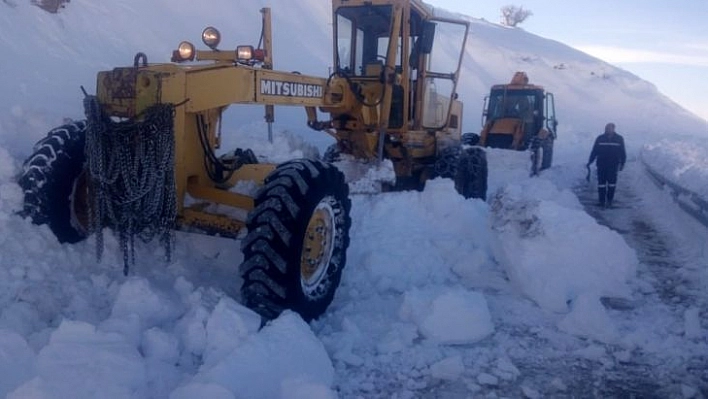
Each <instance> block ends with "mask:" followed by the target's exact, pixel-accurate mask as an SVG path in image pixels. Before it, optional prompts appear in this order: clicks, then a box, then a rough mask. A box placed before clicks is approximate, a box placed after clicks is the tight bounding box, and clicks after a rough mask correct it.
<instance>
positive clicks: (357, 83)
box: [18, 0, 487, 321]
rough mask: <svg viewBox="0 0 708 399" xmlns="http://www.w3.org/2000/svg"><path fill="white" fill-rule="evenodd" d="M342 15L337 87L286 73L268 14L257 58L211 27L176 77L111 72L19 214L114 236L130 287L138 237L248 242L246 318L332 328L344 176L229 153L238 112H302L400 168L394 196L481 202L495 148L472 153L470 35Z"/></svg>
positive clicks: (462, 25) (27, 169) (347, 5)
mask: <svg viewBox="0 0 708 399" xmlns="http://www.w3.org/2000/svg"><path fill="white" fill-rule="evenodd" d="M332 9H333V27H334V29H333V33H334V41H333V43H334V67H333V69H332V71H333V72H332V74H331V75H330V76H328V77H316V76H306V75H302V74H298V73H292V72H280V71H277V70H275V69H274V68H273V62H272V59H273V57H272V56H273V53H272V41H271V29H272V27H271V18H270V15H271V10H270V9H268V8H265V9H263V10H261V12H262V17H263V29H262V32H263V33H262V37H261V45H259V46H258V47H257V48H254V47H253V46H248V45H244V46H235V45H227V46H224V45H221V41H222V37H221V34H220V33H219V31H218V30H217V29H216V28H214V27H207V28H206V29H204V31H203V32H202V41H203V43H204V45H205V46H206V49H204V50H199V49H197V48H196V46H195V45H194V44H193V43H191V42H186V41H185V42H182V43H180V44H179V46H178V47H177V49H176V50H174V51H173V54H172V62H171V63H164V64H150V63H148V61H147V57H146V55H145V54H143V53H138V54H137V55H136V56H135V58H134V60H133V64H132V65H131V66H127V67H120V68H115V69H113V70H110V71H103V72H99V73H98V78H97V87H96V93H95V94H88V93H86V97H85V100H84V109H85V114H86V120H83V121H78V122H73V123H70V124H67V125H65V126H62V127H59V128H56V129H54V130H52V131H50V132H49V134H48V135H47V137H45V138H44V139H42V140H41V141H39V142H38V143H37V144H36V146H35V148H34V153H33V154H32V155H31V156H30V157H29V158H28V159H27V160H26V162H25V164H24V168H23V173H22V175H21V176H20V178H19V181H18V182H19V184H20V185H21V186H22V188H23V189H24V193H25V197H24V209H23V211H22V213H23V214H24V215H25V216H27V217H30V218H31V219H32V221H33V222H34V223H36V224H47V225H48V226H49V227H50V228H51V230H52V231H53V232H54V233H55V235H56V236H57V238H58V239H59V241H61V242H67V243H75V242H78V241H81V240H84V239H86V238H87V237H88V236H89V235H92V234H93V235H95V236H96V239H97V241H98V249H99V251H100V249H101V248H102V242H101V239H102V238H101V237H102V235H101V234H102V233H101V232H102V231H103V229H104V228H106V227H107V228H110V229H111V230H112V231H114V232H115V233H116V234H117V235H118V237H119V239H120V242H121V245H122V247H123V251H124V261H125V267H126V273H127V268H128V266H130V265H132V264H134V263H135V252H134V249H133V248H134V246H133V245H134V241H135V238H136V237H137V238H139V239H143V240H149V239H152V238H155V237H157V238H159V239H161V240H162V241H163V243H164V244H165V248H166V254H167V255H168V256H169V255H170V253H171V248H172V246H173V245H174V238H173V234H172V233H173V231H174V230H176V229H177V230H184V231H189V232H202V233H206V234H218V235H221V236H226V237H234V238H240V239H241V249H242V252H243V256H244V260H243V263H242V264H241V265H240V269H239V270H240V273H241V275H242V277H243V281H244V282H243V285H242V287H241V294H242V298H241V299H242V301H243V303H244V304H245V305H247V306H249V307H250V308H252V309H254V310H255V311H256V312H258V313H259V314H261V315H262V316H263V317H264V318H265V319H271V318H274V317H277V315H278V314H280V312H281V311H283V310H285V309H292V310H294V311H296V312H298V313H300V315H302V317H303V318H304V319H305V320H308V321H309V320H312V319H314V318H316V317H318V316H320V315H321V314H322V313H323V312H324V311H325V309H326V308H327V306H328V305H329V304H330V303H331V301H332V299H333V296H334V293H335V290H336V288H337V286H338V285H339V282H340V279H341V276H342V269H343V268H344V266H345V262H346V251H347V248H348V245H349V229H350V226H351V219H350V215H349V213H350V208H351V201H350V198H349V188H348V185H347V184H346V183H345V178H344V176H343V173H342V172H341V171H340V170H339V169H337V168H336V167H335V166H334V165H333V164H332V163H330V162H326V161H323V160H319V159H295V160H291V161H288V162H285V163H283V164H280V165H273V164H263V163H258V159H257V157H255V156H254V154H253V153H252V152H251V151H250V150H248V149H244V148H240V149H234V150H231V151H227V152H226V153H224V154H222V155H217V153H216V150H217V149H219V147H220V144H221V137H222V134H228V133H226V132H222V129H221V123H220V122H221V117H222V114H223V112H224V110H225V109H226V108H227V107H229V106H231V105H238V104H256V105H264V106H265V115H266V121H267V122H268V123H269V126H270V123H271V122H272V121H273V115H274V112H273V107H274V106H298V107H304V109H305V111H306V112H305V113H304V115H303V116H304V117H303V122H305V120H306V123H307V125H308V126H310V127H311V128H313V129H315V130H319V131H324V132H326V133H328V134H330V135H332V136H334V137H335V138H336V140H337V141H336V148H333V151H334V152H336V153H337V154H349V155H350V156H351V157H354V158H355V159H358V160H368V161H370V162H372V164H375V163H377V162H382V161H384V160H390V162H391V163H392V165H393V169H394V171H395V174H396V180H395V182H393V183H391V184H390V186H389V187H388V189H420V188H422V187H423V185H424V183H425V181H426V180H427V179H430V178H433V177H438V176H440V177H445V178H451V179H453V180H454V181H455V187H456V189H457V190H458V191H459V192H460V193H461V194H462V195H464V196H465V197H468V198H471V197H474V198H482V199H484V198H485V196H486V188H487V165H486V157H485V152H484V150H483V149H481V148H479V147H470V146H463V145H462V144H461V142H460V136H461V134H460V129H461V124H462V103H461V102H460V101H459V100H458V99H457V94H456V91H455V90H456V84H457V80H458V75H459V70H460V64H461V62H462V55H463V53H464V47H465V41H466V37H467V32H468V29H469V27H468V23H467V22H466V21H461V20H453V19H448V18H437V17H435V16H434V15H433V14H432V12H431V10H430V9H429V8H428V7H427V6H426V5H425V4H424V3H422V2H421V1H419V0H333V1H332ZM450 48H453V49H454V51H455V52H456V53H455V54H450V52H449V49H450ZM321 115H324V118H320V116H321ZM305 117H306V119H305ZM243 182H256V183H258V184H259V187H260V189H259V190H258V191H257V192H256V193H249V192H248V190H243V189H242V188H241V187H242V186H243V185H240V184H239V183H243Z"/></svg>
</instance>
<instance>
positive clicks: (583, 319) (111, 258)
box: [0, 0, 708, 399]
mask: <svg viewBox="0 0 708 399" xmlns="http://www.w3.org/2000/svg"><path fill="white" fill-rule="evenodd" d="M264 6H269V7H272V9H273V18H274V21H273V33H274V47H275V48H274V53H275V55H274V57H275V67H276V68H277V69H282V70H288V71H291V70H297V71H300V72H302V73H307V74H313V75H318V76H326V75H327V73H328V67H329V66H330V64H331V55H330V52H331V48H332V46H331V39H330V36H331V32H330V31H331V25H330V20H331V16H330V12H331V6H330V4H329V3H328V2H327V1H322V0H299V1H291V0H270V1H265V0H249V1H247V2H233V1H228V0H214V1H211V2H208V4H207V3H203V2H195V1H185V0H169V1H168V0H153V1H150V2H136V1H131V0H113V1H110V2H108V1H104V2H97V1H89V0H73V1H71V2H70V3H69V5H68V7H67V8H66V9H65V10H63V11H62V12H61V13H59V14H57V15H50V14H47V13H45V12H43V11H42V10H40V9H39V8H37V7H34V6H31V5H29V1H21V0H13V1H12V2H1V3H0V48H2V49H3V57H4V61H3V62H2V63H1V64H0V87H2V88H3V94H2V95H0V396H6V397H9V398H27V397H39V398H65V397H71V398H95V397H105V398H125V397H130V398H162V397H170V398H177V399H179V398H195V397H209V398H278V397H281V398H335V397H342V398H414V397H416V398H417V397H424V398H440V397H446V398H448V397H450V398H458V397H477V396H479V397H530V398H535V397H553V396H561V397H568V396H577V397H593V396H594V397H603V396H607V395H613V394H618V395H621V394H622V393H636V392H640V393H647V392H659V393H658V395H659V396H660V397H662V396H663V397H685V398H690V397H698V398H700V397H707V396H708V376H707V375H706V374H705V365H706V364H707V362H708V360H707V359H708V349H707V348H708V325H706V321H705V320H706V316H707V315H708V294H706V292H708V271H707V270H706V268H705V259H706V258H708V255H706V253H705V248H704V244H705V242H706V239H708V233H706V231H705V229H703V228H702V227H701V226H699V225H697V224H696V223H695V222H692V221H691V220H690V219H688V218H687V217H686V216H685V215H683V214H682V213H681V212H680V211H679V210H678V209H676V208H675V207H674V206H673V205H672V203H671V199H670V198H667V196H666V195H664V193H662V192H661V191H658V190H656V189H655V188H654V187H653V186H652V185H651V183H650V182H649V181H648V179H647V177H646V176H645V174H644V173H643V170H642V167H641V165H640V162H637V159H638V158H637V157H638V155H639V152H640V149H641V148H645V152H644V153H645V154H651V155H652V156H654V160H653V162H654V163H653V165H656V166H657V167H661V168H662V169H663V170H667V171H668V170H671V171H673V175H675V176H679V177H680V176H681V175H682V172H685V171H690V173H688V174H685V175H684V176H685V177H686V178H685V179H683V180H681V183H682V184H685V185H693V184H695V183H696V181H697V180H700V179H703V178H704V177H705V176H706V173H705V171H706V170H707V169H708V167H706V165H705V162H703V161H704V160H702V159H701V158H702V157H704V154H706V150H705V148H708V146H706V145H705V144H704V146H703V148H701V147H700V146H701V143H703V142H704V141H705V140H704V139H705V137H707V136H708V126H707V125H706V122H705V121H703V120H701V119H699V118H697V117H695V116H693V115H691V114H689V113H687V112H686V111H685V110H683V109H681V108H680V107H678V106H677V105H676V104H675V103H673V102H672V101H670V100H669V99H668V98H666V97H664V96H662V95H661V94H660V93H658V92H657V91H656V89H655V88H654V86H653V85H651V84H650V83H648V82H644V81H642V80H640V79H638V78H637V77H636V76H633V75H631V74H629V73H627V72H626V71H623V70H620V69H617V68H615V67H613V66H611V65H609V64H607V63H604V62H602V61H600V60H597V59H594V58H592V57H590V56H588V55H586V54H583V53H580V52H577V51H575V50H573V49H572V48H570V47H568V46H565V45H563V44H561V43H558V42H555V41H553V40H549V39H545V38H540V37H537V36H534V35H532V34H529V33H528V32H525V31H523V30H520V29H510V28H506V27H501V26H499V25H495V24H490V23H488V22H485V21H481V20H476V19H470V21H471V22H472V32H471V35H470V37H469V40H468V47H467V49H466V55H465V57H466V58H465V61H464V66H463V71H462V80H461V86H460V88H459V94H460V98H461V99H462V100H463V101H464V102H465V118H464V129H465V130H466V131H477V130H478V129H479V120H480V113H481V109H480V108H481V106H482V99H483V97H484V95H485V93H486V91H487V90H488V88H489V86H490V85H492V84H495V83H503V82H506V81H508V80H509V79H510V78H511V76H512V74H513V72H515V71H517V70H524V71H526V72H527V73H528V74H529V76H530V78H531V80H532V82H534V83H536V84H540V85H543V86H545V87H546V88H547V89H548V90H549V91H551V92H553V93H555V96H556V106H557V114H558V116H559V119H560V126H559V139H558V141H557V143H556V145H557V146H556V151H555V156H556V160H555V165H554V167H553V168H551V169H550V170H547V171H545V172H544V173H543V174H542V176H541V177H539V178H536V179H529V178H528V165H527V164H528V155H527V154H524V153H515V152H509V151H502V150H489V151H488V157H489V165H490V176H489V178H490V181H489V184H490V187H489V192H490V199H489V201H488V202H482V201H479V200H464V199H463V198H462V197H460V196H458V195H457V194H456V193H455V190H454V187H453V186H452V183H451V182H449V181H447V180H433V181H431V182H430V183H429V184H428V186H427V187H426V189H425V191H423V192H401V193H386V194H381V195H375V196H371V195H354V196H353V197H352V202H353V207H352V218H353V226H352V233H351V235H352V242H351V246H350V248H349V253H348V264H347V267H346V269H345V271H344V276H343V281H342V284H341V286H340V289H339V290H338V292H337V295H336V297H335V300H334V302H333V303H332V305H331V307H330V309H329V310H328V312H327V313H326V314H325V315H324V316H323V317H322V318H321V319H319V320H317V321H314V322H312V323H311V324H309V325H308V324H306V323H304V322H303V321H302V320H301V319H300V318H299V316H297V315H295V314H293V313H290V312H286V313H285V314H283V315H282V316H281V317H279V318H278V319H276V320H275V321H273V322H272V323H269V324H268V325H267V326H265V327H264V328H263V329H261V330H259V329H258V327H259V322H260V320H259V318H258V317H255V314H254V313H252V312H251V311H250V310H248V309H246V308H244V307H243V306H241V305H240V304H239V303H238V299H239V286H240V278H239V277H238V271H237V268H238V265H239V263H240V261H241V259H242V255H241V253H240V250H239V246H240V245H239V243H238V242H234V241H232V240H227V239H220V238H214V237H205V236H195V235H189V234H183V233H180V234H178V236H177V248H176V250H175V253H174V254H173V260H172V262H170V263H165V262H164V260H163V257H162V256H161V250H160V248H159V246H158V245H157V244H156V243H154V244H148V245H144V246H140V247H139V248H138V261H137V264H136V266H135V267H134V268H133V272H132V274H131V276H129V277H124V276H123V275H122V254H121V253H120V250H119V243H118V241H117V240H116V239H115V238H114V237H112V236H111V235H106V242H105V244H106V250H105V254H104V259H103V261H102V262H100V263H97V262H96V259H95V255H94V253H95V250H94V243H93V240H88V241H86V242H82V243H79V244H76V245H60V244H58V243H57V241H56V239H55V238H54V236H53V235H52V233H51V232H50V231H49V229H48V228H47V227H46V226H35V225H32V224H31V223H30V222H29V221H27V220H24V219H22V218H20V217H18V216H17V215H16V214H15V212H16V211H17V210H19V209H20V208H21V206H22V192H21V190H20V188H19V187H18V186H17V184H16V183H15V180H14V179H15V176H16V175H17V173H18V172H19V170H20V166H21V163H22V161H23V160H24V159H25V157H26V156H27V155H28V154H29V153H30V152H31V151H32V145H33V143H34V142H35V141H37V140H38V139H39V138H41V137H43V136H44V135H45V134H46V132H47V131H48V130H49V129H50V128H52V127H54V126H57V125H59V124H61V122H62V120H63V119H64V118H73V119H80V118H82V106H81V99H82V98H81V97H82V93H81V90H80V86H82V85H83V86H84V87H85V88H86V89H87V91H89V92H91V91H93V89H94V88H95V82H94V80H95V76H96V72H97V71H98V70H105V69H109V68H112V67H114V66H124V65H129V64H130V63H132V60H133V56H134V54H135V53H136V52H138V51H142V52H145V53H146V54H147V55H148V59H149V61H151V62H165V61H167V60H168V59H169V56H170V54H171V51H172V50H173V48H174V47H175V46H176V45H177V43H179V41H181V40H184V39H190V40H193V41H194V42H198V35H199V34H200V32H201V30H202V29H203V28H204V27H205V26H207V25H213V26H216V27H218V28H219V29H220V30H221V32H222V33H223V36H224V44H223V45H224V46H229V45H233V46H235V45H237V44H256V42H257V40H258V37H259V33H260V13H259V10H260V9H261V8H262V7H264ZM261 115H262V109H261V108H258V110H257V112H254V111H253V109H250V110H249V111H243V110H239V109H233V110H230V111H229V113H228V124H227V126H225V128H224V147H226V148H229V147H235V146H236V145H238V146H240V147H250V148H253V149H254V150H255V151H256V152H257V153H258V154H259V155H262V156H265V157H268V158H269V159H272V160H276V161H277V160H284V159H288V158H292V157H301V156H307V155H309V154H312V153H313V150H312V148H313V147H314V148H319V149H322V148H323V146H324V145H326V144H327V142H328V141H327V140H328V138H327V137H325V135H324V134H322V133H317V132H313V131H309V130H308V129H307V128H306V127H305V125H304V111H302V110H301V109H290V110H286V109H278V110H276V118H277V121H278V123H277V124H276V129H275V130H276V140H275V143H274V144H272V145H271V144H268V143H267V141H266V139H265V137H266V129H265V126H264V124H263V122H262V117H261ZM610 121H612V122H615V123H616V124H617V128H618V131H619V132H620V133H621V134H623V135H624V137H625V140H626V142H627V145H628V150H629V155H630V157H629V162H628V165H627V167H626V169H625V171H624V172H623V174H622V175H620V187H619V189H618V199H617V200H618V203H619V204H620V205H624V207H620V208H619V209H616V210H614V209H613V210H609V211H608V212H607V213H605V214H603V215H602V217H603V218H607V219H611V220H612V221H613V223H619V226H621V227H622V228H617V226H618V225H617V224H615V225H613V224H612V223H605V225H606V224H609V225H610V226H613V227H615V230H612V229H610V228H608V227H606V226H605V225H603V224H598V223H597V221H596V218H593V217H591V216H590V215H588V213H586V211H585V208H584V204H585V203H584V202H583V201H584V199H583V198H580V199H579V198H578V195H581V197H582V194H583V193H585V194H587V193H590V194H591V195H592V194H593V188H592V187H588V186H587V183H586V182H585V180H584V178H585V166H584V165H585V161H586V160H587V156H588V155H589V151H590V146H591V145H592V141H593V139H594V137H595V135H596V134H598V133H600V132H601V129H602V128H603V127H604V125H605V123H606V122H610ZM682 136H691V137H690V138H687V139H686V141H682V140H681V137H682ZM664 139H670V140H669V141H664V142H663V144H662V140H664ZM689 142H690V143H692V144H691V147H687V146H686V145H685V144H684V143H689ZM692 148H695V150H692ZM671 174H672V173H667V175H671ZM677 180H678V178H677ZM579 193H580V194H579ZM633 195H634V196H633ZM635 205H636V208H633V207H635ZM628 214H631V217H629V216H627V215H628ZM596 217H597V218H598V219H600V217H598V216H596ZM625 225H626V226H625ZM637 226H639V227H637ZM647 226H649V227H651V226H655V227H654V228H656V229H658V230H660V231H659V232H658V233H657V232H656V231H654V233H655V234H654V235H652V236H650V238H651V239H655V238H656V237H660V238H661V242H660V244H661V245H659V244H657V245H656V248H654V247H652V249H655V250H656V251H654V252H651V251H649V252H651V253H642V251H638V250H636V249H635V246H634V245H635V244H636V243H635V242H633V241H632V240H630V239H628V238H627V235H622V234H621V233H622V232H625V233H626V232H627V231H632V232H637V233H641V234H644V233H646V232H650V231H651V229H650V228H649V227H647ZM624 227H626V229H624ZM623 229H624V230H623ZM645 252H646V251H645ZM662 254H664V255H662ZM661 256H665V257H669V258H670V259H669V260H671V265H672V266H671V268H675V269H676V270H675V271H672V270H673V269H671V268H669V267H666V269H667V271H662V272H660V273H658V272H657V273H653V272H654V269H652V267H653V266H651V267H650V266H648V265H647V264H648V261H647V259H648V258H651V259H653V260H656V259H657V258H658V257H659V258H660V257H661ZM663 260H664V258H660V259H659V261H663ZM668 269H671V270H668ZM664 273H665V274H664ZM672 273H673V274H672ZM666 281H674V283H675V284H674V285H673V286H671V287H672V288H674V291H671V292H669V293H666V292H664V290H662V289H661V288H662V287H664V285H662V284H665V283H666ZM657 287H659V288H657ZM674 298H676V299H674Z"/></svg>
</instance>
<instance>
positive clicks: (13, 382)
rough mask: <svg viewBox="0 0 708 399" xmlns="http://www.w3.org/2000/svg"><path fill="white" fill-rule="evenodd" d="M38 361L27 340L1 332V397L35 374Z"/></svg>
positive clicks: (4, 331)
mask: <svg viewBox="0 0 708 399" xmlns="http://www.w3.org/2000/svg"><path fill="white" fill-rule="evenodd" d="M35 365H36V360H35V355H34V352H33V351H32V349H31V348H30V347H29V345H28V344H27V341H25V339H24V338H23V337H22V336H20V335H18V334H17V333H14V332H11V331H6V330H0V397H3V398H4V397H5V396H6V395H7V394H8V393H9V392H11V391H12V390H14V389H15V388H17V387H18V386H19V385H20V384H22V383H23V382H25V381H27V380H29V379H30V378H32V377H33V376H34V374H35V367H36V366H35Z"/></svg>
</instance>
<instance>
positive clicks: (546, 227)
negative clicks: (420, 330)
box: [491, 179, 638, 312]
mask: <svg viewBox="0 0 708 399" xmlns="http://www.w3.org/2000/svg"><path fill="white" fill-rule="evenodd" d="M562 196H563V194H562V193H561V192H559V191H558V189H556V188H555V187H554V186H553V185H552V184H551V183H550V182H548V181H544V180H543V179H533V180H528V181H526V182H520V183H517V184H510V185H508V186H506V187H503V188H501V189H500V190H499V191H497V192H496V193H495V194H494V195H493V198H492V199H491V207H492V212H493V221H494V222H493V229H494V231H495V232H496V233H497V234H496V235H495V239H496V242H495V243H494V248H495V256H496V259H497V260H498V261H499V263H500V265H501V266H502V267H503V268H504V270H505V271H506V273H507V275H508V276H509V279H510V280H511V281H512V282H513V283H514V284H516V286H517V287H518V288H519V289H520V291H521V292H523V293H524V294H525V295H527V296H529V298H531V299H533V300H534V301H535V302H536V303H538V304H539V306H541V307H543V308H545V309H548V310H551V311H555V312H566V311H568V310H569V305H570V304H571V303H572V302H573V301H574V300H575V299H576V298H578V297H579V296H581V295H592V296H595V297H597V298H599V297H600V296H621V297H622V296H623V297H627V296H629V294H630V289H629V287H628V286H627V284H626V283H627V281H628V280H629V279H631V278H632V277H633V276H634V274H635V271H636V267H637V263H638V260H637V257H636V254H635V253H634V251H633V250H632V249H631V248H630V247H629V246H628V245H627V244H626V243H625V242H624V239H623V238H622V236H620V235H619V234H618V233H616V232H614V231H611V230H609V229H608V228H607V227H604V226H601V225H599V224H598V223H597V222H596V221H595V220H594V219H593V218H592V217H590V216H589V215H588V214H587V213H585V212H584V211H583V210H582V208H581V206H580V204H579V203H577V200H576V204H575V205H574V206H570V207H569V206H568V204H560V203H558V202H554V201H552V198H554V197H562ZM598 250H601V251H602V256H598V253H597V251H598Z"/></svg>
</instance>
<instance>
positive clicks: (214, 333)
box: [204, 297, 261, 364]
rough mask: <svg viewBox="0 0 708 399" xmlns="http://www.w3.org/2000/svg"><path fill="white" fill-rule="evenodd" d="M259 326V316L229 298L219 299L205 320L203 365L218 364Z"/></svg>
mask: <svg viewBox="0 0 708 399" xmlns="http://www.w3.org/2000/svg"><path fill="white" fill-rule="evenodd" d="M260 325H261V316H260V315H259V314H257V313H255V312H254V311H252V310H251V309H249V308H247V307H245V306H243V305H241V304H239V303H237V302H236V301H234V300H233V299H231V298H229V297H223V298H221V300H220V301H219V303H218V304H217V305H216V307H215V308H214V311H213V312H212V313H211V315H210V316H209V319H208V320H207V324H206V349H205V350H204V363H205V364H216V363H218V362H219V361H220V360H221V359H222V358H224V357H226V356H227V355H228V354H229V353H230V352H231V351H232V350H233V349H235V348H236V347H238V346H239V345H240V344H241V343H242V341H243V340H244V339H245V338H246V337H247V336H248V335H250V334H254V333H256V332H257V331H258V328H259V327H260Z"/></svg>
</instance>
